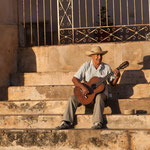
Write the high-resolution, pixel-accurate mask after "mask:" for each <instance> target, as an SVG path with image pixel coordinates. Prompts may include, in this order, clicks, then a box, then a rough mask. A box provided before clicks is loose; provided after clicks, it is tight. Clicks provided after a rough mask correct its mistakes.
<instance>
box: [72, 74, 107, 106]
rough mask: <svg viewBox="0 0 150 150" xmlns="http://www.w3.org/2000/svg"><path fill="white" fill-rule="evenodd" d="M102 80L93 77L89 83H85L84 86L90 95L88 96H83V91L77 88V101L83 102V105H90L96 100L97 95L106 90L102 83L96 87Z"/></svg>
mask: <svg viewBox="0 0 150 150" xmlns="http://www.w3.org/2000/svg"><path fill="white" fill-rule="evenodd" d="M100 79H101V78H98V77H93V78H92V79H90V81H89V82H87V83H83V84H84V86H85V87H86V88H87V89H88V90H89V94H87V95H86V96H85V95H83V93H82V90H81V89H80V88H79V87H75V89H74V94H75V96H76V97H77V99H78V100H79V101H80V102H81V104H83V105H88V104H90V103H91V102H92V101H93V99H94V98H95V96H96V94H98V93H101V92H103V91H104V89H105V84H104V83H101V84H100V85H98V86H96V83H97V82H99V81H100Z"/></svg>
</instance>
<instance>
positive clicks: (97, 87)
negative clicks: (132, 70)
mask: <svg viewBox="0 0 150 150" xmlns="http://www.w3.org/2000/svg"><path fill="white" fill-rule="evenodd" d="M127 66H129V62H128V61H125V62H123V63H122V64H121V65H120V66H119V67H117V68H116V69H118V70H120V69H124V68H126V67H127ZM113 74H114V73H113V71H112V72H111V73H109V74H108V75H107V76H105V77H104V78H99V77H93V78H91V79H90V81H89V82H87V83H82V84H83V85H84V86H85V87H86V88H87V89H88V90H89V93H88V94H87V95H84V94H83V93H82V90H81V88H79V87H77V86H76V87H75V88H74V94H75V96H76V97H77V99H78V100H79V101H80V102H81V104H83V105H88V104H90V103H91V102H92V101H93V99H94V98H95V96H96V94H98V93H102V92H103V91H104V90H105V84H104V81H106V80H107V79H109V78H110V76H112V75H113Z"/></svg>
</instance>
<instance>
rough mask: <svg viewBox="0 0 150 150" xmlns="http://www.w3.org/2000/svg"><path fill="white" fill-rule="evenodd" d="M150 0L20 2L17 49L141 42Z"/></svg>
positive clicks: (145, 36)
mask: <svg viewBox="0 0 150 150" xmlns="http://www.w3.org/2000/svg"><path fill="white" fill-rule="evenodd" d="M149 5H150V0H19V12H20V13H19V14H20V15H19V29H20V46H22V47H24V46H33V45H37V46H40V45H56V44H70V43H98V42H122V41H143V40H146V38H147V37H149V36H148V35H149V34H148V33H149V31H150V26H149V20H150V19H149V17H150V15H149V14H150V10H149V9H150V7H149Z"/></svg>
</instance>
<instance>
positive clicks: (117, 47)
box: [18, 41, 150, 72]
mask: <svg viewBox="0 0 150 150" xmlns="http://www.w3.org/2000/svg"><path fill="white" fill-rule="evenodd" d="M93 45H99V46H101V47H102V49H103V50H107V51H108V53H107V54H106V55H104V57H103V61H104V62H106V63H108V64H109V65H110V66H111V67H112V69H113V68H116V67H118V66H119V65H120V64H121V63H122V62H123V61H126V60H128V61H129V63H130V65H129V67H128V68H127V70H138V69H150V42H149V41H141V42H126V43H123V42H120V43H119V42H118V43H97V44H74V45H72V44H70V45H63V46H62V45H61V46H40V47H32V48H26V49H22V50H20V51H19V57H18V58H19V59H18V71H20V72H50V71H61V70H62V71H77V69H78V68H79V67H80V65H81V64H82V63H84V62H85V61H87V60H89V59H90V58H89V57H87V56H85V52H86V51H87V50H90V49H91V47H92V46H93Z"/></svg>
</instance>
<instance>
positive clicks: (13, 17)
mask: <svg viewBox="0 0 150 150" xmlns="http://www.w3.org/2000/svg"><path fill="white" fill-rule="evenodd" d="M17 49H18V17H17V0H0V88H1V87H7V86H9V75H10V73H13V72H16V70H17V67H16V66H17V65H16V64H17V58H16V56H17V55H16V54H17ZM0 92H1V91H0ZM0 100H1V96H0Z"/></svg>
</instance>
